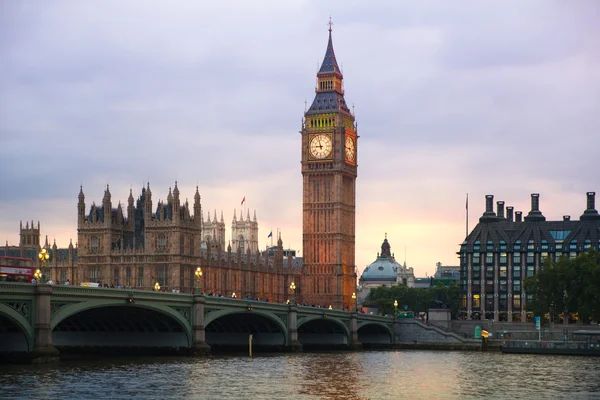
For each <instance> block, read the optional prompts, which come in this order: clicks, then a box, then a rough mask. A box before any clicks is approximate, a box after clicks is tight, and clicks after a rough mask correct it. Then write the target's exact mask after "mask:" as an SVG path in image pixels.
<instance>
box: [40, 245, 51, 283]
mask: <svg viewBox="0 0 600 400" xmlns="http://www.w3.org/2000/svg"><path fill="white" fill-rule="evenodd" d="M38 258H39V259H40V263H41V266H42V271H41V275H42V276H41V279H40V280H39V281H40V282H42V283H46V274H45V269H46V262H47V261H48V260H49V259H50V253H48V250H46V249H45V248H43V249H42V251H40V252H39V253H38Z"/></svg>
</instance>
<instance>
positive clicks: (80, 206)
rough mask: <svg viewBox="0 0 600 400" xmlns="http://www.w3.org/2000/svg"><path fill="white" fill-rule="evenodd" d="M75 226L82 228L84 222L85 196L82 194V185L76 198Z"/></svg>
mask: <svg viewBox="0 0 600 400" xmlns="http://www.w3.org/2000/svg"><path fill="white" fill-rule="evenodd" d="M77 198H78V202H77V226H78V227H82V226H83V223H84V222H85V195H84V194H83V185H81V186H79V196H77Z"/></svg>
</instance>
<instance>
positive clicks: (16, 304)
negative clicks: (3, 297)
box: [3, 301, 32, 323]
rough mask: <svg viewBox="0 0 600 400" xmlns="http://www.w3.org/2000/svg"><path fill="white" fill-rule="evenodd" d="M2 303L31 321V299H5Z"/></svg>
mask: <svg viewBox="0 0 600 400" xmlns="http://www.w3.org/2000/svg"><path fill="white" fill-rule="evenodd" d="M3 304H6V305H7V306H9V307H10V308H12V309H14V310H15V311H16V312H18V313H19V314H21V315H22V316H23V317H24V318H25V319H26V320H27V321H29V323H31V318H32V314H31V301H5V302H3Z"/></svg>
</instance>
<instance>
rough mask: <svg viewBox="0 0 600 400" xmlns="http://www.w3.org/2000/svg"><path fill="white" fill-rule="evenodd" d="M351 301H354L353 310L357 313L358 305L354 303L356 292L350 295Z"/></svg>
mask: <svg viewBox="0 0 600 400" xmlns="http://www.w3.org/2000/svg"><path fill="white" fill-rule="evenodd" d="M352 300H354V310H355V311H356V312H358V303H357V302H356V292H353V293H352Z"/></svg>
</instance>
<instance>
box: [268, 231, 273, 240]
mask: <svg viewBox="0 0 600 400" xmlns="http://www.w3.org/2000/svg"><path fill="white" fill-rule="evenodd" d="M270 237H273V231H271V232H270V233H269V236H267V239H268V238H270Z"/></svg>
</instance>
